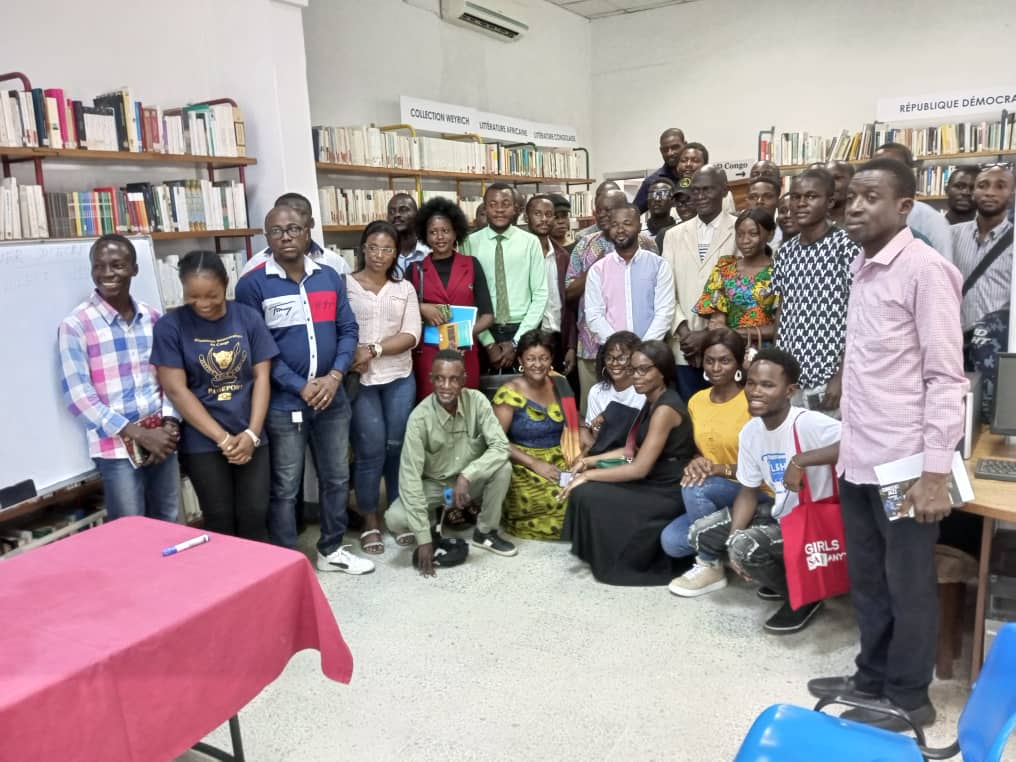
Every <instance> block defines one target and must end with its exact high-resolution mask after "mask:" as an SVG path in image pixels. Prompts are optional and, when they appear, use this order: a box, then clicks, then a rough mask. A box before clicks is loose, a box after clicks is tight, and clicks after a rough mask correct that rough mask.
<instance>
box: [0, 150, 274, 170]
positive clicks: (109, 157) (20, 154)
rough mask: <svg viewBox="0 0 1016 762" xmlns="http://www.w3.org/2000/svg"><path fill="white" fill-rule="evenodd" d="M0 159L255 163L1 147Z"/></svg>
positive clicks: (219, 158) (143, 153) (223, 158)
mask: <svg viewBox="0 0 1016 762" xmlns="http://www.w3.org/2000/svg"><path fill="white" fill-rule="evenodd" d="M0 157H5V158H10V159H65V160H67V161H103V162H113V163H122V164H134V163H136V162H148V163H151V164H212V165H214V166H216V167H220V168H222V167H249V166H251V165H253V164H257V163H258V160H257V159H255V158H253V157H250V156H194V155H192V154H178V153H158V152H155V151H89V150H87V149H83V148H15V147H9V146H0Z"/></svg>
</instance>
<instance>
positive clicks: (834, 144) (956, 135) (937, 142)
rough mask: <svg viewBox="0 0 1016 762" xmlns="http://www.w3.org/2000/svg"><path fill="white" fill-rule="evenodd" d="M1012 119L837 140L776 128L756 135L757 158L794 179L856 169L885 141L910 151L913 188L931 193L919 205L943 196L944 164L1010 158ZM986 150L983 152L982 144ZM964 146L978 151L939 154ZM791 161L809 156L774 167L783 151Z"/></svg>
mask: <svg viewBox="0 0 1016 762" xmlns="http://www.w3.org/2000/svg"><path fill="white" fill-rule="evenodd" d="M1014 131H1016V116H1014V115H1013V114H1011V113H1009V112H1008V111H1004V110H1003V111H1002V112H1001V114H1000V115H999V117H998V118H996V119H992V120H981V121H980V122H962V121H960V122H955V123H948V124H941V125H933V126H927V127H914V128H898V127H893V126H892V125H890V124H887V123H885V122H878V121H875V122H868V123H866V124H865V125H864V126H863V127H862V128H861V130H860V131H858V132H854V133H850V132H849V131H848V130H842V131H841V132H840V133H839V135H838V136H836V137H833V138H831V139H825V138H822V137H821V136H815V135H810V136H809V134H808V133H806V132H803V133H802V132H791V133H777V131H776V127H775V126H772V127H770V128H769V129H767V130H760V131H759V133H758V142H757V144H756V145H757V151H756V155H757V157H758V159H760V160H761V159H769V160H771V161H777V163H778V165H779V167H780V170H781V171H782V172H783V173H785V174H795V173H797V172H800V171H803V170H805V169H807V168H808V167H809V166H811V165H812V164H814V163H822V162H828V161H834V160H835V161H843V162H846V163H847V164H850V165H853V166H859V165H861V164H864V163H865V162H867V161H869V160H870V159H871V156H872V153H873V152H874V149H875V148H876V147H877V146H878V145H880V144H881V143H885V142H899V143H903V144H904V145H907V146H909V147H910V149H911V152H912V154H913V156H914V160H915V162H917V164H918V165H919V166H920V169H918V177H917V181H918V189H919V191H920V189H921V188H922V187H924V188H928V189H930V190H931V191H932V192H926V193H921V192H918V194H917V198H918V199H920V200H922V201H942V200H945V198H946V196H945V195H944V194H943V193H940V192H938V191H939V188H944V186H945V182H946V181H947V179H948V176H949V172H950V170H951V169H952V167H942V166H941V165H942V164H943V163H946V162H956V163H958V164H965V163H972V162H975V161H978V160H984V161H988V160H992V159H994V160H996V161H1003V160H1004V159H1005V158H1006V157H1013V156H1016V134H1014ZM986 144H987V145H990V146H992V147H991V148H983V146H984V145H986ZM964 145H967V146H970V147H976V148H979V150H960V151H955V150H942V149H951V148H956V147H960V148H962V147H963V146H964ZM788 150H789V151H790V153H791V154H792V155H794V156H795V158H800V154H801V153H812V154H814V157H813V158H814V160H813V161H809V162H801V163H797V162H795V163H780V162H779V159H780V158H782V155H784V154H785V152H786V151H788Z"/></svg>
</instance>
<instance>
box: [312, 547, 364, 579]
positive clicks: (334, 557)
mask: <svg viewBox="0 0 1016 762" xmlns="http://www.w3.org/2000/svg"><path fill="white" fill-rule="evenodd" d="M351 547H352V545H343V546H342V547H341V548H339V549H338V550H336V551H333V552H332V553H330V554H328V555H327V556H326V555H323V554H322V553H321V552H320V551H318V554H317V568H318V571H336V572H345V573H346V574H369V573H370V572H372V571H374V562H373V561H370V560H368V559H366V558H360V557H359V556H354V555H353V554H352V553H350V552H349V551H348V550H347V548H351Z"/></svg>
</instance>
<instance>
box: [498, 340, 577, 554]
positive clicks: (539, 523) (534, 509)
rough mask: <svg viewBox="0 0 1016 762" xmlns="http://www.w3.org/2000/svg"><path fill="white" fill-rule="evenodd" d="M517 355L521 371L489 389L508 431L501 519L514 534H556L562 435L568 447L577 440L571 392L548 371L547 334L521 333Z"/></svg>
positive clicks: (550, 348) (563, 467) (560, 515)
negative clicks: (508, 473)
mask: <svg viewBox="0 0 1016 762" xmlns="http://www.w3.org/2000/svg"><path fill="white" fill-rule="evenodd" d="M518 358H519V361H520V362H521V364H522V375H521V376H519V377H518V378H515V379H512V380H511V381H509V382H508V383H506V384H504V385H503V386H501V388H500V389H498V390H497V392H496V393H495V394H494V414H495V415H497V418H498V420H499V421H500V422H501V426H503V427H504V430H505V433H506V434H507V435H508V441H509V443H510V458H511V463H512V484H511V488H510V489H509V490H508V497H507V498H506V499H505V502H504V508H503V512H502V514H501V523H502V525H503V526H504V528H505V530H506V531H507V532H508V533H509V534H513V535H515V536H516V537H523V538H528V539H533V540H558V539H560V538H561V525H562V522H563V521H564V510H565V505H564V503H561V502H560V501H559V500H558V493H559V492H560V491H561V484H560V480H561V472H562V471H564V472H567V471H568V463H567V461H566V460H565V453H564V452H563V450H562V440H563V441H564V442H565V443H566V444H568V445H569V448H570V447H571V443H572V442H574V443H575V447H577V446H578V417H577V410H576V408H575V397H574V395H573V394H572V391H571V388H570V387H569V386H568V382H567V381H566V380H565V379H564V378H563V377H562V376H558V375H556V374H553V375H552V373H551V364H552V361H553V358H554V342H553V339H552V337H551V336H550V335H549V334H546V333H543V332H541V331H528V332H527V333H524V334H523V335H522V337H521V338H520V339H519V345H518ZM566 418H571V419H572V420H571V421H570V424H571V425H569V422H566Z"/></svg>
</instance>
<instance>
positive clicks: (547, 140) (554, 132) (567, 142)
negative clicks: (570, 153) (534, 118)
mask: <svg viewBox="0 0 1016 762" xmlns="http://www.w3.org/2000/svg"><path fill="white" fill-rule="evenodd" d="M529 126H530V129H531V130H532V137H531V138H530V140H532V141H533V142H534V143H536V145H538V146H553V147H555V148H575V147H576V146H578V144H579V136H578V134H577V133H576V132H575V128H574V127H566V126H564V125H561V124H541V123H539V122H532V123H531V124H530V125H529Z"/></svg>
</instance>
